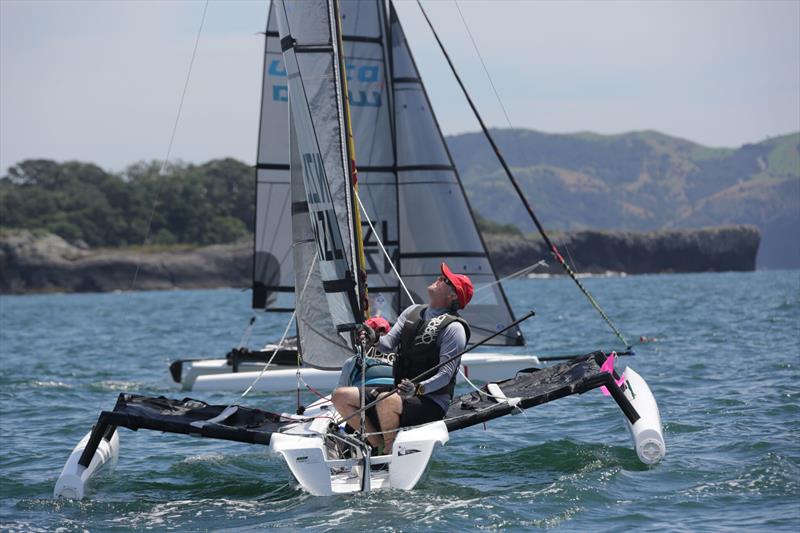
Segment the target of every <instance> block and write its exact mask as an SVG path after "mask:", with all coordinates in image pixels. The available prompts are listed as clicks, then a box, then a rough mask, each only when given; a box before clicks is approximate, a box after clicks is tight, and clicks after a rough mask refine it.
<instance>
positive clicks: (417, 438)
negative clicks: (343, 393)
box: [269, 401, 450, 496]
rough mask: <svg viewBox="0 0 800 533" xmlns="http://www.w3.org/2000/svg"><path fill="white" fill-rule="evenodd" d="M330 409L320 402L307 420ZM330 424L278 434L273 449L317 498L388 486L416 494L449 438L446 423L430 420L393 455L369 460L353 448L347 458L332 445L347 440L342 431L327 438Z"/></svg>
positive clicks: (409, 432) (404, 434)
mask: <svg viewBox="0 0 800 533" xmlns="http://www.w3.org/2000/svg"><path fill="white" fill-rule="evenodd" d="M328 410H332V407H330V404H325V402H323V401H318V402H317V403H315V404H312V405H311V406H310V407H309V408H308V410H306V412H305V413H304V414H303V416H309V415H310V416H315V415H318V414H321V413H324V412H326V411H328ZM286 416H291V415H286ZM327 426H328V420H327V419H326V418H318V419H316V420H314V421H312V422H306V423H302V424H298V425H297V426H295V427H294V428H292V429H291V430H289V431H285V432H282V433H275V434H273V435H272V439H271V440H270V445H269V447H270V451H271V452H272V453H274V454H276V455H279V456H280V457H281V458H282V459H283V460H284V462H285V463H286V466H287V467H288V469H289V472H291V474H292V477H293V478H294V480H295V482H296V483H297V484H298V485H299V486H300V487H302V488H303V489H304V490H306V491H308V492H309V493H311V494H313V495H314V496H331V495H333V494H347V493H352V492H369V491H373V490H383V489H389V488H394V489H401V490H411V489H413V488H414V487H415V486H416V485H417V483H418V482H419V480H420V478H422V475H423V474H424V473H425V470H426V469H427V468H428V462H429V461H430V458H431V455H432V454H433V451H434V450H435V449H436V448H437V447H438V446H440V445H444V444H445V443H446V442H447V441H448V440H449V438H450V436H449V433H448V431H447V427H446V426H445V423H444V422H442V421H439V422H431V423H430V424H425V425H424V426H419V427H416V428H412V429H405V430H401V431H399V432H398V433H397V438H396V439H395V442H394V445H393V446H392V454H391V455H379V456H370V455H369V452H368V451H366V450H365V451H361V450H359V448H358V447H355V446H354V447H352V448H349V449H350V450H351V451H352V452H353V453H352V454H351V457H347V458H343V457H341V456H340V455H338V454H337V453H335V452H334V451H332V449H331V446H330V444H331V443H332V442H334V441H338V442H343V441H344V439H347V438H348V437H347V436H346V435H345V434H343V433H340V435H339V436H333V437H331V436H328V437H326V436H325V435H326V433H327ZM350 440H353V439H352V437H350Z"/></svg>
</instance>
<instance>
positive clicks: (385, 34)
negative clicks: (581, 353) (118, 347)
mask: <svg viewBox="0 0 800 533" xmlns="http://www.w3.org/2000/svg"><path fill="white" fill-rule="evenodd" d="M387 5H388V12H387ZM340 7H341V14H342V30H343V32H342V40H343V49H344V53H345V55H344V57H345V68H344V69H342V72H343V73H345V76H346V85H347V92H348V95H349V99H348V100H349V108H350V117H351V124H352V134H353V137H354V144H355V149H356V153H357V172H358V174H357V183H358V189H359V198H360V199H361V201H362V202H363V207H364V211H365V213H366V214H367V215H368V217H369V220H367V218H366V217H364V218H363V219H362V220H361V230H362V235H363V253H364V265H363V266H364V270H365V272H366V275H367V281H368V285H369V289H368V299H369V302H368V306H369V312H370V313H371V314H372V315H380V316H383V317H385V318H387V319H388V320H390V321H393V320H394V319H395V318H396V317H397V315H398V314H399V313H400V312H401V311H402V310H403V309H404V308H405V307H407V306H408V305H410V304H411V303H412V299H413V300H414V301H415V302H422V301H424V299H425V297H426V290H425V287H426V286H427V284H428V283H429V282H430V280H431V279H433V278H435V277H437V276H438V275H439V264H440V263H441V262H442V261H444V262H447V263H448V264H449V265H450V266H451V268H453V270H454V271H456V272H459V273H463V274H467V275H469V276H470V278H471V279H472V280H473V282H474V283H475V286H476V289H477V291H476V296H475V298H474V299H473V301H472V302H471V303H470V305H469V307H468V308H467V309H465V310H464V312H463V316H464V317H465V318H466V319H467V321H468V322H469V323H470V326H471V328H472V331H473V336H472V338H471V343H477V342H481V341H482V340H484V339H486V338H487V337H488V336H489V335H492V334H494V333H495V332H497V331H499V330H501V329H503V328H504V327H505V326H507V325H508V324H510V323H511V322H513V321H514V314H513V311H512V310H511V308H510V306H509V304H508V300H507V298H506V296H505V293H504V292H503V289H502V287H501V285H500V284H499V283H497V276H496V273H495V269H494V267H493V265H492V262H491V258H490V257H489V255H488V253H487V251H486V246H485V244H484V242H483V239H482V237H481V234H480V232H479V231H478V228H477V224H476V222H475V217H474V214H473V212H472V210H471V207H470V205H469V202H468V200H467V196H466V194H465V192H464V188H463V186H462V184H461V180H460V177H459V175H458V171H457V170H456V168H455V165H454V163H453V159H452V157H451V155H450V152H449V150H448V148H447V145H446V143H445V141H444V137H443V135H442V133H441V130H440V128H439V124H438V122H437V120H436V116H435V114H434V112H433V110H432V108H431V105H430V101H429V99H428V96H427V93H426V91H425V87H424V84H423V82H422V79H421V77H420V75H419V71H418V70H417V67H416V64H415V62H414V58H413V56H412V54H411V50H410V48H409V46H408V43H407V41H406V38H405V33H404V32H403V28H402V26H401V24H400V20H399V19H398V17H397V13H396V12H395V10H394V7H393V5H392V4H391V3H388V4H387V3H386V2H384V1H382V0H365V1H351V0H345V1H342V2H341V3H340ZM274 10H275V8H274V6H271V7H270V13H269V17H268V22H267V31H266V35H265V39H266V42H265V59H264V78H263V86H262V102H261V121H260V131H259V144H258V163H257V169H256V175H257V185H256V227H255V241H254V265H253V301H252V304H253V308H254V309H258V310H262V309H263V310H266V311H273V312H274V311H277V312H282V311H283V312H291V311H292V310H293V309H294V308H295V305H296V299H295V292H296V291H295V288H296V287H295V284H296V275H295V272H294V265H295V263H296V262H298V261H299V262H301V263H302V264H304V265H308V264H309V263H310V261H311V255H310V254H309V253H308V251H305V252H302V251H300V250H302V249H304V248H306V249H307V248H308V246H306V245H303V244H297V243H300V242H301V241H304V240H306V239H308V238H309V235H310V234H309V233H308V231H306V234H305V235H294V241H295V245H294V247H293V235H292V231H293V230H292V229H291V228H292V227H293V224H292V222H293V220H297V219H293V216H296V215H298V210H299V209H300V207H299V203H298V201H297V199H296V198H293V196H292V195H293V191H292V188H291V176H290V168H291V165H290V147H289V138H290V136H289V129H290V128H289V109H288V108H289V92H288V84H287V70H286V66H285V64H284V60H283V56H282V50H281V43H280V38H279V35H278V27H277V20H276V17H275V11H274ZM301 164H302V161H298V165H301ZM294 192H296V193H298V194H299V191H294ZM341 200H342V205H343V206H344V207H345V209H340V210H339V211H338V212H337V214H341V213H342V212H344V211H345V210H346V208H348V206H349V207H352V208H356V206H355V205H351V204H352V202H353V199H352V198H350V199H348V198H347V197H346V196H342V198H341ZM348 202H349V203H348ZM301 214H302V213H301ZM370 222H371V224H370ZM338 223H339V224H338V225H339V227H340V228H344V230H345V231H342V246H343V250H350V251H351V252H352V253H350V255H351V256H352V260H351V262H355V261H356V259H357V258H356V257H355V252H354V244H353V240H352V237H351V235H353V234H355V228H352V227H351V223H350V222H349V221H347V220H345V219H341V220H339V221H338ZM294 227H295V228H297V227H299V226H296V225H295V226H294ZM294 231H295V233H297V231H298V230H297V229H295V230H294ZM293 248H294V252H293V251H292V250H293ZM382 248H383V249H382ZM383 250H385V251H386V252H387V253H388V257H387V254H385V253H384V251H383ZM392 264H394V266H395V267H396V268H397V271H398V272H399V274H400V275H401V276H402V279H403V280H404V282H405V285H406V287H407V289H408V292H406V290H405V289H404V287H403V286H402V284H401V282H400V278H399V277H398V276H397V275H396V274H395V272H394V269H393V268H392ZM304 272H305V273H308V272H309V271H308V270H306V271H304ZM299 277H303V274H302V273H301V274H300V275H299ZM309 284H310V287H315V286H317V285H318V283H317V281H316V275H312V277H311V278H310V279H309ZM309 294H314V291H313V290H310V291H309ZM316 308H317V306H315V305H306V306H304V312H303V313H300V314H299V315H298V317H299V318H298V323H299V328H301V329H302V328H303V327H304V322H306V324H305V328H306V331H305V333H306V334H305V335H303V338H304V341H303V343H301V346H300V350H301V354H302V356H303V362H304V363H305V364H306V365H308V366H311V367H315V368H318V369H328V370H335V369H338V368H339V367H340V366H341V362H342V361H343V360H344V359H345V358H346V357H347V355H346V352H347V351H348V350H347V348H346V347H345V346H344V344H343V341H339V340H337V337H336V336H331V335H330V334H328V335H320V334H317V333H315V332H318V331H321V329H320V328H321V326H319V325H318V326H316V327H313V328H312V327H309V326H310V324H311V323H313V322H315V319H313V318H308V317H309V316H310V315H308V314H307V312H310V311H313V310H314V309H316ZM325 339H327V340H325ZM488 344H489V345H496V346H515V345H524V344H525V340H524V337H523V335H522V333H521V331H520V330H519V328H517V327H514V328H511V329H510V330H508V331H507V332H506V333H504V334H503V335H500V336H498V337H496V338H494V339H493V340H492V341H490V342H489V343H488ZM273 351H274V350H273V349H272V347H267V348H266V349H264V350H262V351H261V352H260V353H259V354H255V355H256V356H255V357H250V360H251V362H245V363H243V364H239V363H238V361H237V362H236V363H235V365H233V366H232V365H231V364H230V361H225V360H222V359H212V360H206V361H184V362H182V363H178V364H180V365H181V366H182V369H181V368H180V366H179V367H178V368H177V369H176V368H175V366H176V365H175V364H174V365H173V377H178V378H179V379H176V381H181V382H182V384H183V386H184V388H204V389H205V388H208V389H217V388H225V389H229V388H230V389H237V388H239V389H241V388H242V387H243V386H244V387H246V386H247V384H249V381H248V380H250V381H252V379H253V375H252V374H247V371H251V372H252V371H255V370H256V367H260V366H263V363H264V361H266V360H267V359H269V358H270V357H271V355H272V353H273ZM323 354H325V355H324V358H323ZM282 355H283V356H285V355H287V354H282ZM251 356H252V354H251ZM253 359H255V362H253ZM284 361H285V358H284ZM537 362H538V359H536V358H535V357H534V356H525V357H521V356H509V355H502V354H470V355H469V356H468V357H467V358H466V359H465V364H467V365H468V368H470V369H471V373H470V375H471V376H474V377H476V378H478V379H493V378H499V377H501V376H504V375H507V373H508V372H509V371H514V370H518V369H520V368H525V367H527V366H530V365H532V364H535V363H537ZM234 367H235V369H236V370H239V371H241V372H240V374H241V375H240V376H236V377H234V376H224V377H223V376H219V377H220V380H217V379H216V378H215V377H210V376H213V375H216V374H220V373H222V374H227V373H229V372H230V371H231V370H233V369H234ZM292 368H294V365H292ZM307 374H308V376H309V379H312V380H315V383H317V384H318V386H326V385H329V384H331V383H334V384H335V381H331V380H332V379H333V378H330V377H329V378H328V379H327V380H325V379H323V377H322V376H323V374H319V373H317V372H312V371H310V370H309V371H308V373H307ZM270 375H271V376H275V377H277V376H278V375H277V374H270ZM292 376H293V374H292ZM320 380H322V381H320ZM281 383H283V380H281ZM262 386H264V387H265V388H268V387H269V380H267V381H265V382H263V384H262ZM282 386H285V385H282ZM294 386H296V383H295V384H294V385H292V386H291V388H293V387H294ZM270 390H275V389H270Z"/></svg>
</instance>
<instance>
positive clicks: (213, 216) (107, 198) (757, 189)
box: [0, 130, 800, 268]
mask: <svg viewBox="0 0 800 533" xmlns="http://www.w3.org/2000/svg"><path fill="white" fill-rule="evenodd" d="M494 136H495V138H496V139H497V142H498V144H499V145H500V147H501V149H502V150H503V152H504V154H505V156H506V157H507V159H508V161H509V163H510V165H512V167H513V169H514V172H515V174H516V176H517V178H518V179H519V181H520V182H521V184H522V187H523V188H524V190H525V193H526V196H527V197H528V198H529V200H530V201H531V202H532V204H533V206H534V208H535V209H536V212H537V214H538V216H539V218H540V219H541V221H542V223H543V224H544V226H545V227H546V228H547V229H548V230H551V231H576V230H601V231H602V230H623V231H655V230H672V229H684V228H691V229H697V228H702V227H711V226H724V225H736V224H750V225H754V226H757V227H758V228H759V230H760V234H761V247H760V249H759V253H758V258H757V262H758V266H759V267H760V268H792V267H794V268H798V267H800V239H798V237H797V228H800V133H794V134H791V135H785V136H782V137H776V138H772V139H768V140H766V141H763V142H760V143H758V144H746V145H744V146H742V147H740V148H737V149H720V148H708V147H704V146H701V145H699V144H695V143H692V142H690V141H686V140H683V139H677V138H674V137H669V136H666V135H663V134H660V133H657V132H653V131H644V132H633V133H626V134H622V135H596V134H592V133H579V134H572V135H552V134H546V133H540V132H536V131H529V130H517V131H511V130H495V131H494ZM448 144H449V146H450V149H451V151H452V153H453V156H454V158H455V160H456V164H457V165H458V167H459V169H460V171H461V175H462V177H463V179H464V185H465V188H466V190H467V194H468V195H469V198H470V201H471V204H472V206H473V208H475V210H476V211H477V215H478V218H479V221H480V222H479V223H480V226H481V229H482V230H483V231H484V233H492V234H497V233H505V234H511V233H518V234H520V235H521V234H531V233H533V232H534V231H535V230H534V228H533V225H532V224H531V223H530V220H529V218H528V215H527V213H526V212H525V211H524V209H523V207H522V204H521V203H520V201H519V199H518V198H516V196H515V195H514V193H513V191H512V189H511V185H510V184H509V183H508V180H507V179H506V177H505V176H504V175H503V174H502V172H501V169H500V166H499V164H498V163H497V160H496V158H495V157H494V154H493V153H492V152H491V151H490V149H489V146H488V144H487V143H486V141H485V139H484V138H483V136H482V135H481V134H479V133H470V134H464V135H456V136H452V137H449V138H448ZM159 170H160V168H159V165H158V164H157V163H155V162H153V163H137V164H133V165H131V166H129V167H128V168H127V169H125V170H124V171H123V172H121V173H118V174H117V173H110V172H107V171H105V170H103V169H101V168H99V167H98V166H96V165H94V164H92V163H83V162H77V161H67V162H63V163H58V162H55V161H50V160H36V159H34V160H27V161H22V162H20V163H19V164H17V165H15V166H13V167H11V168H10V169H8V171H7V173H6V174H5V175H3V176H2V177H1V178H0V230H2V229H3V228H10V229H29V230H44V231H49V232H52V233H54V234H57V235H59V236H60V237H62V238H64V239H66V240H67V241H69V242H70V243H74V244H77V245H79V246H82V245H88V246H89V247H92V248H96V247H120V246H127V245H138V244H142V243H144V241H145V235H149V236H148V238H147V242H148V243H149V244H156V245H163V246H172V245H176V244H191V245H212V244H224V243H230V242H234V241H236V240H238V239H241V238H243V237H245V236H246V235H248V234H249V233H251V232H252V224H253V217H254V212H253V211H254V207H253V204H254V202H253V194H254V189H255V188H254V187H253V169H252V167H250V166H248V165H246V164H244V163H242V162H241V161H237V160H234V159H218V160H212V161H208V162H206V163H203V164H200V165H194V164H184V163H180V162H177V163H175V164H173V165H171V166H170V167H169V168H167V169H166V171H165V172H163V173H161V172H159ZM156 199H157V201H156ZM154 202H155V206H154ZM154 207H155V208H154ZM151 217H152V218H151ZM148 221H151V225H150V231H149V233H148V231H147V228H148ZM517 229H518V230H519V231H518V230H517Z"/></svg>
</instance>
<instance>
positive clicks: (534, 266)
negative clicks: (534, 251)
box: [475, 259, 547, 293]
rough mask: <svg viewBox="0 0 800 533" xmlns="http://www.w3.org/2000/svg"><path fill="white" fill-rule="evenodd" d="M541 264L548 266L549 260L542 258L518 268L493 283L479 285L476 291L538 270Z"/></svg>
mask: <svg viewBox="0 0 800 533" xmlns="http://www.w3.org/2000/svg"><path fill="white" fill-rule="evenodd" d="M540 266H547V261H545V260H544V259H542V260H541V261H537V262H536V263H534V264H532V265H528V266H526V267H525V268H523V269H520V270H517V271H516V272H514V273H513V274H509V275H508V276H506V277H504V278H500V279H498V280H495V281H493V282H491V283H487V284H486V285H483V286H482V287H478V288H477V289H475V293H479V292H481V291H482V290H484V289H488V288H489V287H493V286H494V285H497V284H498V283H500V282H503V281H506V280H509V279H512V278H517V277H519V276H522V275H523V274H527V273H528V272H530V271H531V270H536V269H537V268H538V267H540Z"/></svg>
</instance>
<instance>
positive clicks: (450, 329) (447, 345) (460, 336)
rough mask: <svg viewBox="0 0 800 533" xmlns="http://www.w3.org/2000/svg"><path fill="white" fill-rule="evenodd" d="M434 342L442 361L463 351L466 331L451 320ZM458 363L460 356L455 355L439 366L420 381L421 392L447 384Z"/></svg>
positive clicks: (433, 389)
mask: <svg viewBox="0 0 800 533" xmlns="http://www.w3.org/2000/svg"><path fill="white" fill-rule="evenodd" d="M436 342H437V343H438V344H439V363H443V362H445V361H447V360H448V359H450V358H451V357H454V356H456V355H458V354H460V353H461V352H463V351H464V348H466V346H467V333H466V331H464V326H462V325H461V324H460V323H459V322H453V323H452V324H450V325H449V326H447V328H445V330H444V331H443V332H442V333H441V334H440V335H439V338H438V339H437V341H436ZM459 364H461V358H460V357H456V358H455V359H453V360H452V361H450V362H449V363H447V364H446V365H443V366H442V367H440V368H439V369H438V370H437V371H436V373H435V374H434V375H433V376H431V377H429V378H426V379H425V380H424V381H421V382H420V385H421V386H422V392H423V394H425V393H429V392H433V391H437V390H439V389H441V388H443V387H445V386H447V384H448V383H450V380H451V379H453V376H454V375H455V373H456V372H458V365H459Z"/></svg>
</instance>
